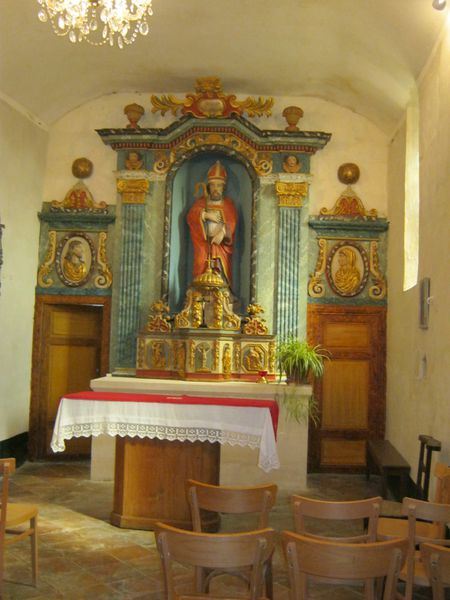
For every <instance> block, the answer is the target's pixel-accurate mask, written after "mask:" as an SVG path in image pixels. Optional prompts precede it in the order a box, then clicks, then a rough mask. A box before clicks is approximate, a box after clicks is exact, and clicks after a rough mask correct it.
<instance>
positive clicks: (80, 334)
mask: <svg viewBox="0 0 450 600" xmlns="http://www.w3.org/2000/svg"><path fill="white" fill-rule="evenodd" d="M37 312H38V313H39V314H38V316H39V318H38V319H37V321H39V327H38V330H39V331H38V333H37V334H36V335H35V347H34V349H33V359H34V360H33V371H34V374H35V377H33V382H34V383H35V385H34V386H33V388H34V389H33V394H32V409H31V419H30V438H31V439H30V449H31V450H32V451H31V454H32V456H33V457H35V458H38V457H40V458H42V457H46V456H54V454H53V452H52V450H51V449H50V442H51V438H52V433H53V426H54V422H55V417H56V413H57V410H58V403H59V399H60V398H61V396H64V395H65V394H70V393H73V392H78V391H82V390H88V389H89V383H90V381H91V379H94V378H95V377H99V376H100V375H103V374H105V369H104V367H103V364H102V363H104V357H103V354H104V344H105V334H104V331H103V328H104V325H105V319H104V305H103V303H100V304H86V303H78V302H77V303H75V304H71V303H70V302H64V303H56V302H49V303H46V302H45V303H43V304H42V306H40V307H39V310H38V311H37ZM35 327H36V324H35ZM35 333H36V332H35ZM33 416H34V419H33ZM90 447H91V439H90V438H75V439H73V440H70V441H68V442H66V452H65V453H64V456H83V455H85V456H87V455H89V454H90Z"/></svg>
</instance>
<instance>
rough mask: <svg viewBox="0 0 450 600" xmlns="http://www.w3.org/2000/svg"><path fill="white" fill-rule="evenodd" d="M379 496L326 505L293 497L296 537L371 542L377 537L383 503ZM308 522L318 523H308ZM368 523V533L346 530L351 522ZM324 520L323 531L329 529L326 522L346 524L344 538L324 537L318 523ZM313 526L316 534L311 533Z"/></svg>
mask: <svg viewBox="0 0 450 600" xmlns="http://www.w3.org/2000/svg"><path fill="white" fill-rule="evenodd" d="M382 500H383V499H382V498H381V496H376V497H374V498H366V499H364V500H349V501H336V502H334V501H328V500H315V499H313V498H306V497H304V496H298V495H293V496H292V510H293V514H294V529H295V531H296V532H297V533H301V534H303V535H308V536H313V537H316V538H318V539H328V540H336V541H340V542H346V543H347V542H350V543H356V542H368V541H372V542H374V541H375V540H376V535H377V525H378V517H379V514H380V510H381V503H382ZM310 519H317V520H318V521H317V522H314V523H311V521H310ZM363 519H364V520H367V529H366V528H365V527H364V528H361V530H360V531H361V532H360V533H356V532H353V533H352V534H351V535H347V533H350V532H349V530H350V529H351V528H352V524H351V523H350V521H356V520H360V521H362V520H363ZM319 520H326V521H328V523H327V524H326V528H327V529H329V521H330V520H335V521H349V523H346V524H345V526H346V527H345V528H346V534H345V535H341V536H330V535H323V534H321V533H320V521H319ZM314 525H316V528H317V529H318V530H317V531H314V530H313V527H314Z"/></svg>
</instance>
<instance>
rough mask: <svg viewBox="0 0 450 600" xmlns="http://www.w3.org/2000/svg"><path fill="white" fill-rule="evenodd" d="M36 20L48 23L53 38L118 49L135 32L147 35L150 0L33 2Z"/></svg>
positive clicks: (134, 37) (132, 36)
mask: <svg viewBox="0 0 450 600" xmlns="http://www.w3.org/2000/svg"><path fill="white" fill-rule="evenodd" d="M37 2H38V4H39V5H40V8H39V12H38V17H39V20H40V21H42V22H44V23H45V22H47V21H50V23H51V25H52V27H53V31H54V32H55V33H56V35H60V36H63V35H67V36H68V37H69V40H70V41H71V42H72V43H74V44H75V43H76V42H82V41H84V40H85V41H86V42H88V43H89V44H91V45H92V46H103V45H104V44H108V43H109V45H110V46H114V42H117V45H118V46H119V48H123V47H124V45H125V44H132V43H133V42H134V41H135V39H136V37H137V35H138V33H140V34H141V35H147V33H148V31H149V26H148V21H147V17H150V16H152V14H153V11H152V0H37Z"/></svg>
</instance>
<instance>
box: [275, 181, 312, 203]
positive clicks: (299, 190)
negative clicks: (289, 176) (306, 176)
mask: <svg viewBox="0 0 450 600" xmlns="http://www.w3.org/2000/svg"><path fill="white" fill-rule="evenodd" d="M308 188H309V183H308V182H307V181H298V182H293V181H290V182H288V181H277V182H275V191H276V194H277V197H278V206H280V207H287V208H299V207H300V206H303V200H304V198H306V196H307V195H308Z"/></svg>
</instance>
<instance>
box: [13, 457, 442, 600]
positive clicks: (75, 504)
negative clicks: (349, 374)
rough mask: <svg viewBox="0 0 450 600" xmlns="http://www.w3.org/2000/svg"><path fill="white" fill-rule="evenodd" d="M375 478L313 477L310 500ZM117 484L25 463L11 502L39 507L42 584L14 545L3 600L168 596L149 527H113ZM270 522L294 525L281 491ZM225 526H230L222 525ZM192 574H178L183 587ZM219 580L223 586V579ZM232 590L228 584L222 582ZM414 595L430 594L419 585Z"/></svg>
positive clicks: (350, 492)
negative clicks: (34, 580) (34, 578)
mask: <svg viewBox="0 0 450 600" xmlns="http://www.w3.org/2000/svg"><path fill="white" fill-rule="evenodd" d="M377 485H378V482H377V478H376V477H374V478H372V479H371V481H370V482H369V483H367V482H366V480H365V478H364V476H360V475H336V474H332V475H331V474H326V475H325V474H322V475H317V474H314V475H311V476H309V478H308V490H307V492H305V490H303V491H302V490H299V493H307V494H308V495H310V496H312V497H317V498H322V499H327V498H332V499H337V500H345V499H357V498H363V497H368V496H370V495H376V494H377V493H378V487H377ZM112 492H113V490H112V484H111V483H105V482H92V481H90V480H89V463H87V462H57V463H56V462H35V463H25V464H24V465H22V466H21V467H20V468H19V469H17V471H16V473H15V474H14V476H13V479H12V485H11V499H12V500H17V501H19V500H20V501H26V502H32V503H36V504H39V515H40V517H39V519H40V522H39V561H40V564H39V568H40V576H39V584H38V587H37V588H34V587H32V586H31V570H30V550H29V544H28V542H27V541H23V542H20V543H18V544H17V545H14V546H11V547H9V548H8V550H7V555H6V559H5V582H4V594H3V598H4V600H9V599H14V600H22V599H31V598H33V599H34V600H38V599H40V600H44V599H45V600H53V599H55V600H56V599H64V600H91V599H92V600H103V599H106V598H107V599H108V600H116V599H117V600H118V599H134V600H144V599H145V600H164V593H163V585H162V579H161V574H160V565H159V558H158V556H157V552H156V549H155V540H154V536H153V534H152V533H151V532H148V531H135V530H127V529H120V528H117V527H114V526H112V525H110V523H109V521H108V517H109V512H110V510H111V507H112ZM270 525H271V526H272V527H274V528H275V529H276V530H277V531H281V530H283V529H291V528H292V520H291V516H290V505H289V497H287V496H286V495H284V496H283V494H282V493H281V494H279V498H278V501H277V504H276V506H275V508H274V510H273V511H272V514H271V522H270ZM223 526H224V528H225V529H226V528H228V527H230V523H227V522H224V525H223ZM186 578H187V576H186V575H185V574H181V575H180V585H183V584H185V583H186ZM219 585H220V584H219ZM221 586H222V591H223V590H224V589H225V588H226V589H227V591H229V590H230V589H231V588H230V587H229V582H226V581H225V582H222V583H221ZM274 595H275V599H274V600H288V588H287V575H286V569H285V566H284V561H283V558H282V556H281V553H280V551H279V549H278V550H277V552H276V555H275V559H274ZM313 598H314V599H318V600H320V599H322V600H330V599H331V600H358V599H360V598H362V594H361V591H360V590H359V589H357V588H356V589H355V588H348V587H347V588H346V587H340V588H332V589H330V588H329V587H327V588H324V587H315V588H314V589H313ZM414 598H415V600H425V599H429V598H431V595H430V594H429V591H428V590H420V589H419V588H417V593H416V594H415V596H414Z"/></svg>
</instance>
